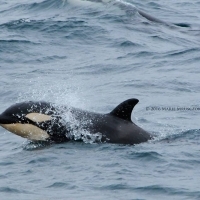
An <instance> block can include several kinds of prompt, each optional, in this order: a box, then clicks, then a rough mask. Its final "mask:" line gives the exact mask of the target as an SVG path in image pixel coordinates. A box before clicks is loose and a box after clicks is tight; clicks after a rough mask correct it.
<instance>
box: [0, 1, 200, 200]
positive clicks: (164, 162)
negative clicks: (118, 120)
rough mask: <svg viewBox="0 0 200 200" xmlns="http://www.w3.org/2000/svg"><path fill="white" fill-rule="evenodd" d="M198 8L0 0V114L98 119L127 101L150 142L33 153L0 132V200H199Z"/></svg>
mask: <svg viewBox="0 0 200 200" xmlns="http://www.w3.org/2000/svg"><path fill="white" fill-rule="evenodd" d="M126 3H129V4H126ZM122 4H124V6H122ZM134 6H136V7H137V8H138V9H140V10H143V11H145V12H146V13H148V14H151V15H152V16H154V17H157V18H158V19H160V20H163V21H166V22H167V23H168V24H165V23H155V22H152V21H149V20H147V19H145V18H144V17H142V16H141V15H140V14H139V13H138V12H137V9H136V8H135V7H134ZM199 6H200V3H199V1H191V2H188V1H172V0H169V1H163V0H159V1H139V0H129V1H128V0H127V1H124V2H122V1H121V2H120V5H119V1H115V0H113V1H110V2H107V3H101V2H98V1H94V2H89V1H81V0H80V1H79V0H74V1H73V0H68V1H67V0H46V1H44V0H34V1H28V0H18V1H5V0H1V1H0V72H1V78H0V112H2V111H4V110H5V109H6V108H7V107H8V106H10V105H12V104H14V103H16V102H21V101H25V100H38V101H39V100H45V101H51V102H55V103H56V104H66V105H70V106H74V107H78V108H82V109H85V110H90V111H95V112H101V113H106V112H109V111H111V110H112V109H113V108H114V107H115V106H117V105H118V104H119V103H121V102H122V101H124V100H126V99H128V98H133V97H134V98H138V99H139V100H140V103H139V104H138V105H137V106H136V107H135V109H134V112H133V115H132V119H133V121H134V122H135V123H137V124H138V125H139V126H141V127H143V128H144V129H145V130H148V131H149V132H151V133H154V134H155V135H156V137H155V139H154V140H153V141H150V142H147V143H143V144H140V145H135V146H129V145H128V146H127V145H114V144H95V143H92V142H91V141H90V142H69V143H63V144H52V145H49V146H45V145H42V144H35V143H31V142H29V141H27V140H25V139H23V138H20V137H18V136H16V135H14V134H12V133H9V132H7V131H5V130H4V129H3V128H1V129H0V134H1V139H0V199H2V200H4V199H5V200H9V199H11V200H12V199H21V200H23V199H24V200H25V199H26V200H27V199H37V200H44V199H45V200H54V199H59V200H63V199H87V200H89V199H92V200H93V199H161V198H162V199H181V200H182V199H200V172H199V169H200V146H199V145H200V130H199V128H200V125H199V115H200V100H199V99H200V82H199V73H200V68H199V66H200V37H199V36H200V24H199V21H200V14H199V13H200V12H199V11H200V9H199ZM170 23H171V24H170ZM172 23H183V24H184V25H187V26H186V27H179V26H174V25H173V24H172Z"/></svg>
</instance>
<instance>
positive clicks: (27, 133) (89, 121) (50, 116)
mask: <svg viewBox="0 0 200 200" xmlns="http://www.w3.org/2000/svg"><path fill="white" fill-rule="evenodd" d="M138 102H139V100H138V99H135V98H133V99H128V100H126V101H124V102H122V103H121V104H119V105H118V106H117V107H116V108H114V109H113V110H112V111H111V112H110V113H107V114H100V113H95V112H88V111H84V110H81V109H77V108H72V107H67V106H58V105H55V104H53V103H49V102H43V101H40V102H34V101H28V102H22V103H17V104H14V105H12V106H11V107H9V108H8V109H6V110H5V111H4V112H3V113H2V114H1V115H0V125H1V126H2V127H3V128H5V129H7V130H8V131H10V132H12V133H14V134H16V135H19V136H21V137H24V138H27V139H29V140H32V141H54V142H66V141H69V140H73V137H72V135H73V131H79V130H85V131H88V132H89V133H90V134H91V135H95V134H98V135H99V134H100V136H101V138H100V142H102V143H103V142H108V143H118V144H132V145H133V144H139V143H142V142H146V141H148V140H149V139H151V138H152V136H151V134H150V133H148V132H147V131H145V130H143V129H142V128H140V127H139V126H137V125H136V124H135V123H133V122H132V120H131V113H132V110H133V108H134V107H135V105H136V104H137V103H138ZM66 115H69V116H71V119H72V118H73V120H75V122H76V125H75V126H72V125H71V123H72V122H70V120H69V121H66V118H65V117H64V116H66Z"/></svg>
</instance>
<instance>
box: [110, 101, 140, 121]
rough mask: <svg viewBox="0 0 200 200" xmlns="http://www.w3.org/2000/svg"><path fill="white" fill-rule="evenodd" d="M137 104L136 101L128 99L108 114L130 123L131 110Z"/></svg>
mask: <svg viewBox="0 0 200 200" xmlns="http://www.w3.org/2000/svg"><path fill="white" fill-rule="evenodd" d="M138 102H139V100H138V99H128V100H126V101H124V102H122V103H120V104H119V105H118V106H117V107H116V108H115V109H114V110H113V111H111V112H110V114H111V115H114V116H116V117H119V118H121V119H124V120H127V121H131V113H132V110H133V108H134V107H135V105H136V104H137V103H138Z"/></svg>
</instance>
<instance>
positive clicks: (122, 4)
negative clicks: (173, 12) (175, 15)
mask: <svg viewBox="0 0 200 200" xmlns="http://www.w3.org/2000/svg"><path fill="white" fill-rule="evenodd" d="M68 2H70V4H72V5H82V6H90V5H94V4H95V3H103V4H108V3H113V5H116V6H118V7H119V8H120V9H122V10H125V11H126V12H130V11H131V12H132V11H136V12H137V13H139V15H140V16H142V17H144V18H145V19H147V20H148V21H151V22H154V23H159V24H163V25H166V26H169V27H183V28H190V24H187V23H169V22H166V21H164V20H161V19H159V18H156V17H154V16H151V15H150V14H148V13H146V12H145V11H143V10H141V9H139V8H137V7H136V6H135V5H133V4H132V3H129V2H126V1H124V0H68Z"/></svg>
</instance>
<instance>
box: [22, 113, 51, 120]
mask: <svg viewBox="0 0 200 200" xmlns="http://www.w3.org/2000/svg"><path fill="white" fill-rule="evenodd" d="M26 118H28V119H30V120H32V121H33V122H44V121H48V120H51V116H49V115H45V114H41V113H29V114H27V115H26Z"/></svg>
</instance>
